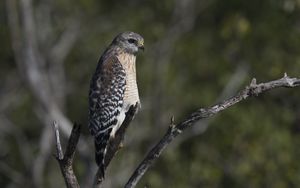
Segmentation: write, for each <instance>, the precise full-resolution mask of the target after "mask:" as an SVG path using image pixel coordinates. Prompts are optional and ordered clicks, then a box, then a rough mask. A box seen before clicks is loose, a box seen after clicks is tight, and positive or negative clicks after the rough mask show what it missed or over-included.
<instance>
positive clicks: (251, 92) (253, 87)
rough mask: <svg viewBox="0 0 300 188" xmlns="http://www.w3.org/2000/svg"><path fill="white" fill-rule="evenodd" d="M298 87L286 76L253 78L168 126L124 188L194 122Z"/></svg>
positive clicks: (296, 82) (298, 84)
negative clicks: (224, 97)
mask: <svg viewBox="0 0 300 188" xmlns="http://www.w3.org/2000/svg"><path fill="white" fill-rule="evenodd" d="M298 86H300V79H298V78H289V77H288V76H287V75H286V74H285V75H284V77H283V78H281V79H278V80H274V81H270V82H266V83H261V84H257V83H256V79H255V78H254V79H253V80H252V81H251V84H250V86H247V87H246V88H245V89H244V90H242V91H240V92H239V93H238V94H237V95H235V96H233V97H231V98H229V99H227V100H224V101H223V102H221V103H219V104H216V105H214V106H211V107H209V108H200V109H198V110H197V111H195V112H194V113H192V114H191V115H189V117H188V118H186V119H185V120H184V121H182V122H180V123H178V124H177V125H171V126H169V129H168V130H167V133H166V134H165V135H164V136H163V138H162V139H161V140H160V141H159V142H158V143H157V144H156V145H155V146H154V147H153V148H152V149H151V151H150V152H149V153H148V154H147V156H146V157H145V158H144V160H143V161H142V162H141V163H140V164H139V166H138V167H137V169H136V170H135V171H134V173H133V174H132V176H131V177H130V179H129V180H128V182H127V183H126V185H125V188H132V187H135V186H136V185H137V183H138V182H139V180H140V179H141V178H142V177H143V175H144V174H145V172H146V171H147V170H148V169H149V167H151V166H152V165H153V163H154V161H155V159H157V158H158V157H159V156H160V155H161V153H162V152H163V150H164V149H165V148H166V147H167V146H168V145H169V143H170V142H171V141H173V139H174V138H175V137H176V136H178V135H179V134H180V133H182V131H184V130H185V129H186V128H188V127H191V126H192V125H194V123H195V122H197V121H199V120H200V119H204V118H208V117H211V116H213V115H215V114H217V113H219V112H221V111H223V110H225V109H227V108H229V107H231V106H233V105H235V104H237V103H238V102H241V101H242V100H245V99H247V98H248V97H252V96H258V95H259V94H261V93H263V92H266V91H268V90H271V89H274V88H279V87H288V88H292V87H298Z"/></svg>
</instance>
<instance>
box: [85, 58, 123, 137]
mask: <svg viewBox="0 0 300 188" xmlns="http://www.w3.org/2000/svg"><path fill="white" fill-rule="evenodd" d="M125 84H126V73H125V70H124V69H123V66H122V64H121V63H120V62H119V60H118V58H117V57H116V56H111V57H108V58H106V59H105V60H104V61H103V62H100V63H99V65H98V67H97V70H96V72H95V74H94V76H93V78H92V81H91V87H90V93H89V107H90V113H89V129H90V132H91V134H92V135H93V136H97V134H100V133H101V132H106V131H108V130H109V129H111V128H112V127H113V126H114V125H115V124H116V121H117V117H118V115H119V114H120V111H121V109H122V106H123V96H124V92H125Z"/></svg>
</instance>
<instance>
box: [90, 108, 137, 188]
mask: <svg viewBox="0 0 300 188" xmlns="http://www.w3.org/2000/svg"><path fill="white" fill-rule="evenodd" d="M137 108H138V104H136V105H134V106H133V105H132V106H131V107H130V108H129V110H128V112H127V113H126V118H125V120H124V121H123V123H122V125H121V127H120V128H119V129H118V131H117V132H116V135H115V137H114V139H111V140H110V141H109V143H108V148H107V154H106V156H105V160H104V161H105V162H104V164H105V168H107V166H108V165H109V163H110V161H111V160H112V158H113V157H114V156H115V154H116V153H117V151H118V150H119V149H121V148H122V147H123V140H124V136H125V132H126V130H127V128H128V127H129V125H130V123H131V121H132V119H133V118H134V115H135V114H136V112H137ZM103 180H104V174H102V171H101V169H98V171H97V174H96V176H95V182H94V187H100V185H101V183H102V182H103Z"/></svg>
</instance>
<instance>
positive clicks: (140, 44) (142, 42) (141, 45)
mask: <svg viewBox="0 0 300 188" xmlns="http://www.w3.org/2000/svg"><path fill="white" fill-rule="evenodd" d="M138 47H139V49H140V50H143V51H144V50H145V47H144V40H141V41H139V42H138Z"/></svg>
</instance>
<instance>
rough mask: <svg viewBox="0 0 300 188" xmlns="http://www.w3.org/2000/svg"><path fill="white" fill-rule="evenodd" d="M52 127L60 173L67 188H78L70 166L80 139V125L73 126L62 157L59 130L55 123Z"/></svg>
mask: <svg viewBox="0 0 300 188" xmlns="http://www.w3.org/2000/svg"><path fill="white" fill-rule="evenodd" d="M53 127H54V131H55V141H56V151H57V156H56V159H57V161H58V163H59V166H60V170H61V173H62V174H63V176H64V180H65V183H66V185H67V187H68V188H79V184H78V181H77V178H76V176H75V174H74V171H73V167H72V164H73V159H74V155H75V150H76V146H77V143H78V141H79V137H80V125H77V124H74V126H73V129H72V132H71V135H70V138H69V141H68V145H67V149H66V152H65V154H64V155H63V151H62V148H61V143H60V138H59V130H58V125H57V123H56V122H54V123H53Z"/></svg>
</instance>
